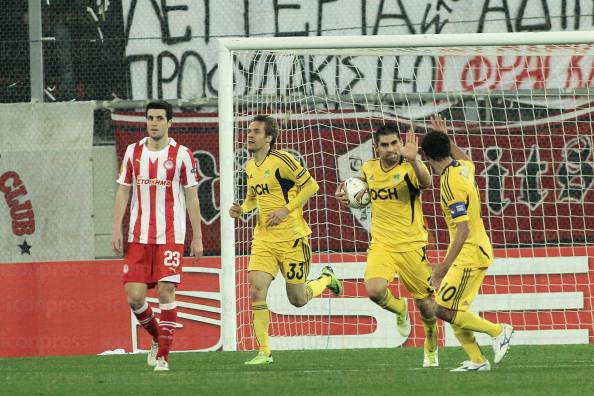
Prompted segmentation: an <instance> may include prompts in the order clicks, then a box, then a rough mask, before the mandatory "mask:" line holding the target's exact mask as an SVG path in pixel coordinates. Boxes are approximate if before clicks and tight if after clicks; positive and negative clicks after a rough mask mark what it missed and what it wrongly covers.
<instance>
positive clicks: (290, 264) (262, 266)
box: [248, 236, 311, 283]
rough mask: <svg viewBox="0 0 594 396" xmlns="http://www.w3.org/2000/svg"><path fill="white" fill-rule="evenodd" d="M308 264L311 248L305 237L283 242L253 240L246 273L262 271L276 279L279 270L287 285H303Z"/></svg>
mask: <svg viewBox="0 0 594 396" xmlns="http://www.w3.org/2000/svg"><path fill="white" fill-rule="evenodd" d="M310 262H311V247H310V246H309V238H308V237H307V236H304V237H303V238H299V239H296V240H293V241H283V242H266V241H258V240H254V241H253V242H252V254H251V256H250V263H249V265H248V271H262V272H266V273H268V274H270V275H272V277H273V278H276V275H277V274H278V270H279V269H280V270H281V272H282V274H283V277H284V278H285V280H286V281H287V283H305V281H307V275H308V274H309V267H310Z"/></svg>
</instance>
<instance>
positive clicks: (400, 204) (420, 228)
mask: <svg viewBox="0 0 594 396" xmlns="http://www.w3.org/2000/svg"><path fill="white" fill-rule="evenodd" d="M420 166H422V167H425V164H423V163H422V162H420ZM425 169H426V167H425ZM361 176H362V177H363V179H364V180H365V181H366V182H367V185H368V186H369V195H370V197H371V243H372V244H373V243H380V244H381V245H382V246H383V247H384V248H385V249H387V250H390V251H394V252H408V251H412V250H416V249H420V248H422V247H424V246H426V245H427V237H428V235H427V229H426V228H425V221H424V219H423V208H422V205H421V190H420V188H419V180H418V179H417V176H416V175H415V171H414V169H413V167H412V165H411V164H410V163H409V162H408V161H406V160H403V161H401V162H400V163H399V164H397V165H396V166H394V167H393V168H391V169H387V170H385V169H383V167H382V165H381V161H380V160H379V159H372V160H369V161H367V162H365V163H364V164H363V166H362V168H361Z"/></svg>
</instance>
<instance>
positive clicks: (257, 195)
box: [245, 150, 311, 242]
mask: <svg viewBox="0 0 594 396" xmlns="http://www.w3.org/2000/svg"><path fill="white" fill-rule="evenodd" d="M245 171H246V173H247V177H248V183H247V184H248V192H247V195H248V199H250V198H252V199H255V200H256V204H257V208H258V212H259V213H258V223H257V225H256V228H255V230H254V239H256V238H257V239H258V240H262V241H269V242H283V241H289V240H296V239H299V238H302V237H304V236H306V235H310V234H311V229H310V228H309V226H308V225H307V222H306V221H305V219H304V218H303V208H301V207H299V208H297V209H295V210H293V211H292V212H290V213H289V215H288V216H287V218H286V219H285V220H284V221H283V222H281V223H280V224H278V225H276V226H273V227H267V226H266V219H267V217H268V214H270V213H271V212H273V211H275V210H277V209H280V208H283V207H285V205H287V203H289V201H291V200H292V199H294V198H295V196H296V195H297V192H298V189H299V187H300V186H302V185H304V184H305V183H307V182H308V181H309V179H310V178H311V175H310V174H309V172H308V171H307V169H305V168H304V167H303V166H302V165H301V164H300V163H299V161H297V160H296V159H295V158H294V157H293V156H292V155H291V154H289V153H288V152H286V151H281V150H270V151H269V152H268V154H267V155H266V157H265V158H264V160H263V161H262V162H261V163H259V164H257V163H256V161H255V160H254V158H251V159H250V160H248V161H247V163H246V165H245Z"/></svg>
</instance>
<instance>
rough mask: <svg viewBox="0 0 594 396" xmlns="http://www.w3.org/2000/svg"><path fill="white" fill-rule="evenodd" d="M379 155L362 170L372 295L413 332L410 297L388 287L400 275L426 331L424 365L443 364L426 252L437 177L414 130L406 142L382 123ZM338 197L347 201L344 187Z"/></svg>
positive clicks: (378, 133) (376, 141) (401, 328)
mask: <svg viewBox="0 0 594 396" xmlns="http://www.w3.org/2000/svg"><path fill="white" fill-rule="evenodd" d="M373 146H374V148H375V150H376V153H377V156H378V158H376V159H372V160H369V161H367V162H365V163H364V164H363V167H362V168H361V178H362V179H363V180H365V181H366V182H367V185H368V186H369V193H370V197H371V243H370V244H369V250H368V254H367V267H366V269H365V288H366V290H367V295H368V296H369V298H370V299H371V300H372V301H373V302H375V303H376V304H378V305H379V306H380V307H382V308H384V309H386V310H388V311H390V312H393V313H395V314H396V323H397V327H398V331H399V332H400V334H401V335H402V336H403V337H405V338H407V337H408V336H409V334H410V318H409V313H408V304H407V300H406V298H397V297H394V296H393V295H392V293H391V292H390V289H388V285H389V283H390V282H392V281H393V280H394V277H395V276H396V275H398V276H399V278H400V280H401V281H402V283H403V284H404V286H405V287H406V288H407V290H408V291H409V292H410V293H411V295H412V297H413V298H414V301H415V304H416V305H417V307H418V308H419V311H420V312H421V319H422V322H423V327H424V329H425V343H424V358H423V367H437V366H438V365H439V360H438V354H437V352H438V351H437V320H436V318H435V315H434V312H433V302H432V300H431V296H432V293H433V290H432V288H431V285H430V284H429V278H430V276H431V270H430V269H429V265H428V262H427V258H426V256H425V248H426V246H427V229H426V228H425V224H424V220H423V210H422V206H421V190H422V189H424V188H427V187H429V186H430V185H431V175H430V174H429V170H428V169H427V167H426V166H425V165H424V164H423V162H421V161H420V160H419V159H418V158H417V156H418V150H419V145H418V140H417V138H416V136H415V134H414V132H413V131H412V130H411V131H409V132H408V133H407V134H406V141H405V144H404V145H403V144H402V142H401V140H400V135H399V131H398V128H397V127H395V126H388V125H385V126H381V127H380V128H379V129H378V130H377V131H376V132H375V133H374V134H373ZM336 197H337V198H338V199H339V200H340V201H341V202H342V203H343V204H345V205H346V204H347V203H348V202H347V200H346V196H345V193H344V192H343V191H342V189H341V188H340V186H339V188H338V190H337V191H336Z"/></svg>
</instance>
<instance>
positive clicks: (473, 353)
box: [422, 116, 513, 372]
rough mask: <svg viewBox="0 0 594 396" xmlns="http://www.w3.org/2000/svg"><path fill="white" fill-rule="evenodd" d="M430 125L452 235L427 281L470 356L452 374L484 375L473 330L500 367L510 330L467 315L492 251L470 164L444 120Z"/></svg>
mask: <svg viewBox="0 0 594 396" xmlns="http://www.w3.org/2000/svg"><path fill="white" fill-rule="evenodd" d="M432 126H433V128H434V129H435V131H433V132H429V133H427V134H426V135H425V137H424V138H423V142H422V149H423V152H424V153H425V155H426V156H427V158H428V159H429V163H430V164H431V166H432V168H433V169H435V171H436V172H437V173H438V174H439V175H440V202H441V208H442V211H443V215H444V218H445V221H446V223H447V226H448V231H449V235H450V244H449V246H448V251H447V254H446V257H445V259H444V261H443V263H441V264H439V265H436V266H435V267H434V269H433V273H432V275H431V283H432V285H433V287H434V288H435V290H437V297H436V303H437V304H436V311H435V314H436V316H437V317H438V318H440V319H442V320H445V321H447V322H449V323H450V324H451V326H452V329H453V330H454V334H455V335H456V338H457V339H458V341H460V343H461V344H462V348H463V349H464V351H465V352H466V354H467V355H468V358H469V360H466V361H464V362H462V365H461V366H460V367H458V368H456V369H454V370H452V371H466V372H467V371H488V370H490V369H491V364H490V363H489V361H488V360H487V359H486V358H485V356H484V355H483V354H482V352H481V350H480V348H479V346H478V344H477V343H476V340H475V338H474V334H473V332H474V331H478V332H480V333H485V334H489V335H490V336H491V337H492V341H493V342H492V344H493V352H494V354H495V356H494V362H495V363H499V362H500V361H501V359H503V357H504V356H505V354H506V352H507V350H508V346H509V342H510V339H511V336H512V334H513V328H512V327H511V326H510V325H508V324H498V323H492V322H490V321H488V320H486V319H484V318H481V317H480V316H478V315H477V314H475V313H473V312H470V311H469V307H470V304H471V303H472V301H473V300H474V298H475V297H476V295H477V293H478V291H479V289H480V287H481V284H482V282H483V279H484V277H485V273H486V272H487V269H488V268H489V265H491V263H492V262H493V248H492V247H491V241H490V240H489V236H488V235H487V232H486V231H485V226H484V224H483V219H482V218H481V202H480V194H479V191H478V187H477V185H476V182H475V180H474V172H475V168H474V164H473V163H472V161H471V160H470V159H469V158H468V157H467V156H466V154H464V152H463V151H462V150H460V148H459V147H458V146H456V144H455V143H454V142H453V141H450V139H449V137H448V136H447V129H446V122H445V119H443V118H441V117H439V116H437V117H435V118H434V119H432Z"/></svg>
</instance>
